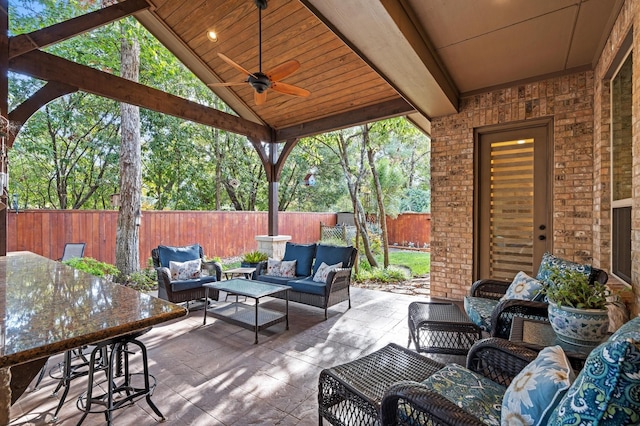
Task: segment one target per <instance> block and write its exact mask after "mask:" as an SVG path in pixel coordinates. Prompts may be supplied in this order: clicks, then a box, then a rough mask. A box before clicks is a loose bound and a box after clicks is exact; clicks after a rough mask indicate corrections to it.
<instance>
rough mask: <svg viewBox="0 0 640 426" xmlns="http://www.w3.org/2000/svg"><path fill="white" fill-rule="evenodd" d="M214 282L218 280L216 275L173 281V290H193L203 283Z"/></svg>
mask: <svg viewBox="0 0 640 426" xmlns="http://www.w3.org/2000/svg"><path fill="white" fill-rule="evenodd" d="M214 282H216V277H215V276H208V277H200V278H196V279H193V280H182V281H171V290H173V291H183V290H192V289H194V288H200V287H202V284H205V283H214Z"/></svg>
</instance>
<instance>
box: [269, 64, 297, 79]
mask: <svg viewBox="0 0 640 426" xmlns="http://www.w3.org/2000/svg"><path fill="white" fill-rule="evenodd" d="M298 68H300V62H298V61H296V60H291V61H287V62H285V63H282V64H280V65H278V66H276V67H275V68H273V69H272V70H271V71H269V72H266V73H265V74H267V77H269V80H271V81H277V80H281V79H283V78H285V77H287V76H289V75H291V74H293V73H294V72H296V71H298Z"/></svg>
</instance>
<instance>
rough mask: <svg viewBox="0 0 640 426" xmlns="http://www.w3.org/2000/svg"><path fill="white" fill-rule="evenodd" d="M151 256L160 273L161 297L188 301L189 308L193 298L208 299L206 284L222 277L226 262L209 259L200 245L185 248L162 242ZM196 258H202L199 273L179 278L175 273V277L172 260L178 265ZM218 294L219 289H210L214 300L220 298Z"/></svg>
mask: <svg viewBox="0 0 640 426" xmlns="http://www.w3.org/2000/svg"><path fill="white" fill-rule="evenodd" d="M151 259H152V260H153V266H154V267H155V268H156V272H157V273H158V297H159V298H160V299H164V300H168V301H169V302H173V303H182V302H186V303H187V308H189V302H190V301H192V300H200V299H204V295H205V288H204V287H203V284H205V283H210V282H215V281H220V280H221V279H222V265H220V264H219V263H218V262H206V261H205V257H204V250H203V249H202V247H201V246H200V245H199V244H192V245H189V246H181V247H174V246H163V245H160V246H158V247H157V248H154V249H153V250H151ZM194 260H200V268H199V271H197V273H195V274H192V276H190V277H188V278H182V279H176V277H175V274H174V277H172V273H171V272H172V271H171V263H172V262H174V266H175V265H176V263H177V264H178V265H185V264H186V263H187V262H192V261H194ZM196 263H197V262H196ZM202 271H206V274H203V273H202ZM174 272H175V270H174ZM218 296H219V292H218V290H210V291H209V298H210V299H213V300H218ZM205 302H206V301H205Z"/></svg>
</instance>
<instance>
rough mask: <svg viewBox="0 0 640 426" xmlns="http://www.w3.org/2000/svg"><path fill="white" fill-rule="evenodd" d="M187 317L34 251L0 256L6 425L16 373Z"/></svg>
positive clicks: (0, 414)
mask: <svg viewBox="0 0 640 426" xmlns="http://www.w3.org/2000/svg"><path fill="white" fill-rule="evenodd" d="M186 314H187V310H186V309H185V308H183V307H181V306H178V305H175V304H173V303H169V302H166V301H164V300H160V299H158V298H155V297H153V296H150V295H147V294H144V293H140V292H138V291H136V290H134V289H131V288H129V287H125V286H123V285H120V284H116V283H113V282H110V281H108V280H105V279H102V278H98V277H94V276H92V275H89V274H87V273H84V272H82V271H78V270H77V269H74V268H71V267H69V266H67V265H64V264H62V263H60V262H56V261H53V260H50V259H47V258H45V257H42V256H39V255H37V254H34V253H31V252H12V253H9V254H7V256H0V424H2V425H4V424H8V423H9V408H10V406H11V402H12V400H11V388H12V386H11V377H12V374H13V375H14V376H16V377H18V376H19V377H21V378H22V380H24V377H25V376H26V377H28V378H31V377H34V376H35V374H37V372H38V371H39V369H40V368H41V367H42V365H44V363H45V361H46V360H47V359H48V357H49V356H51V355H54V354H58V353H61V352H64V351H67V350H70V349H74V348H78V347H81V346H84V345H89V344H93V343H97V342H100V341H103V340H106V339H110V338H113V337H116V336H121V335H125V334H128V333H131V332H134V331H137V330H141V329H144V328H148V327H150V326H153V325H156V324H159V323H162V322H165V321H169V320H172V319H174V318H179V317H181V316H184V315H186ZM14 378H15V377H14ZM26 385H28V380H27V381H26V384H25V385H24V386H23V387H26ZM14 387H15V386H14ZM14 399H15V395H14Z"/></svg>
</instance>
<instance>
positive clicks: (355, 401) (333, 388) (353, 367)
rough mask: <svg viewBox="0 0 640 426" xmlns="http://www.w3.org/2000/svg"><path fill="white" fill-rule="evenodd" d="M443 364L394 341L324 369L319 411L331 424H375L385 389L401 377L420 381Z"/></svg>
mask: <svg viewBox="0 0 640 426" xmlns="http://www.w3.org/2000/svg"><path fill="white" fill-rule="evenodd" d="M440 368H442V364H440V363H438V362H436V361H433V360H431V359H429V358H426V357H424V356H422V355H419V354H417V353H415V352H413V351H410V350H408V349H404V348H402V347H400V346H398V345H396V344H393V343H391V344H389V345H387V346H385V347H384V348H382V349H380V350H378V351H376V352H373V353H371V354H369V355H366V356H364V357H361V358H359V359H356V360H355V361H352V362H349V363H346V364H342V365H338V366H335V367H332V368H329V369H325V370H323V371H322V372H321V373H320V379H319V382H318V413H319V415H320V417H321V418H325V419H327V420H328V421H329V422H331V424H333V425H377V424H379V422H380V418H379V408H380V401H381V400H382V396H383V394H384V392H385V391H386V390H387V389H388V388H389V387H390V386H391V385H392V384H393V383H396V382H399V381H403V380H415V381H422V380H425V379H426V378H427V377H429V376H430V375H432V374H433V373H434V372H436V371H438V370H439V369H440Z"/></svg>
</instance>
